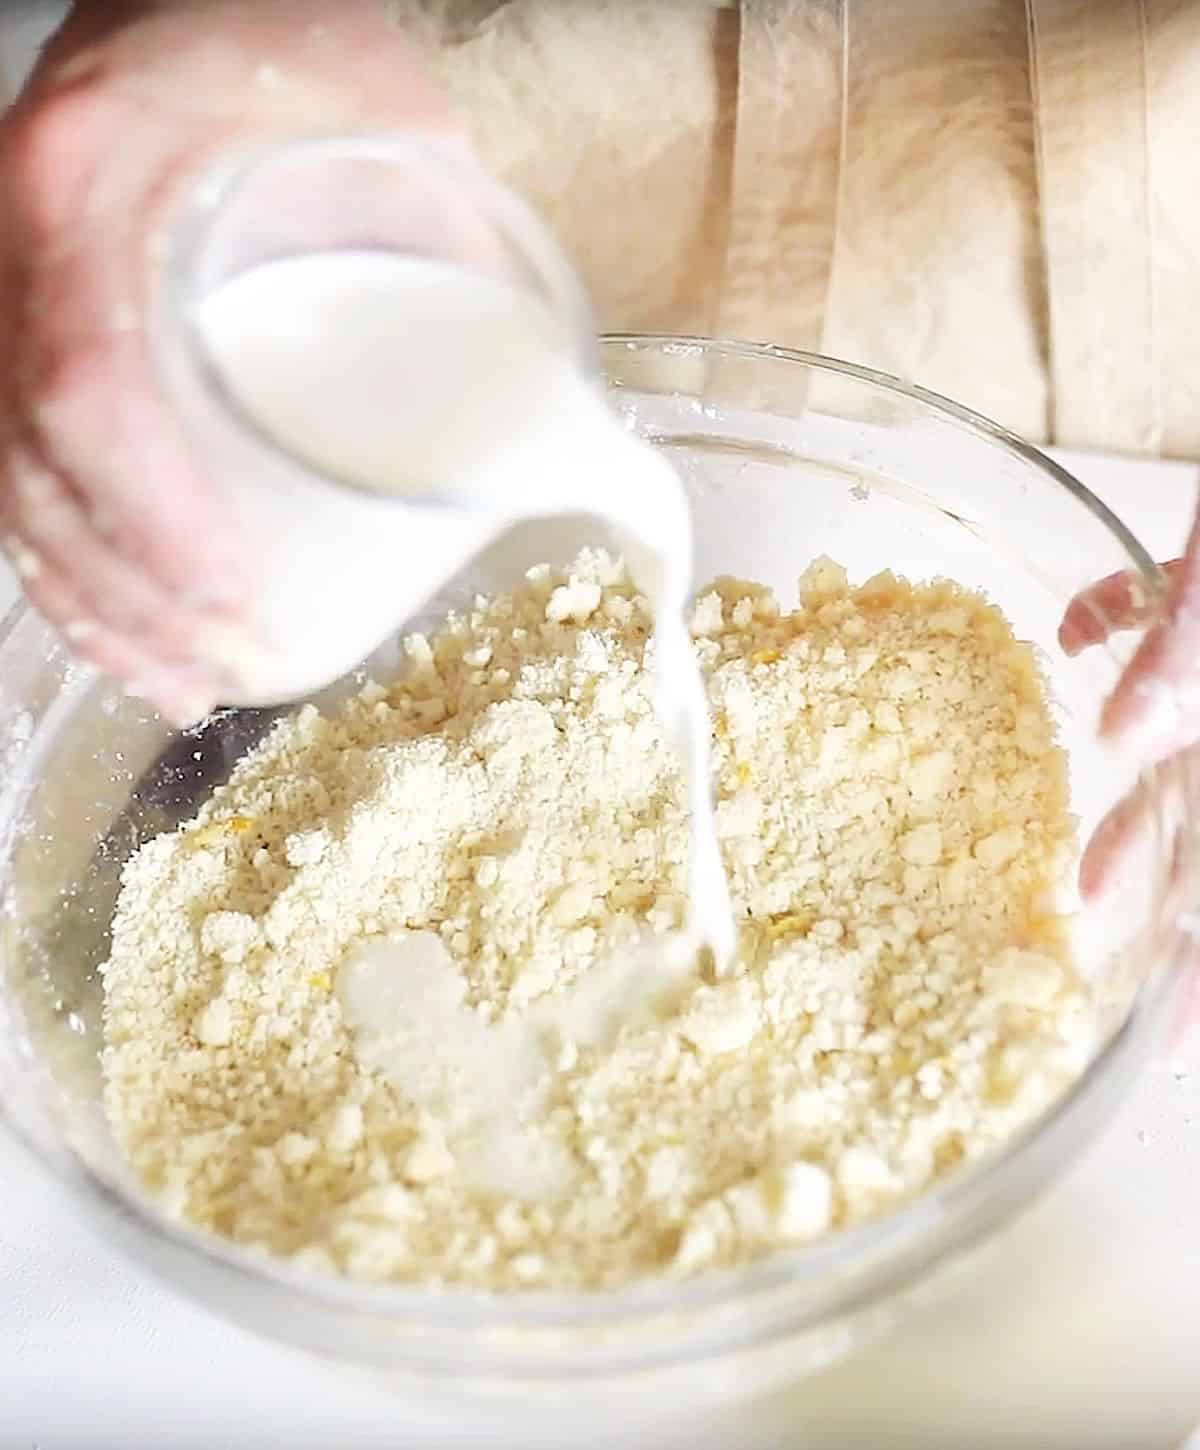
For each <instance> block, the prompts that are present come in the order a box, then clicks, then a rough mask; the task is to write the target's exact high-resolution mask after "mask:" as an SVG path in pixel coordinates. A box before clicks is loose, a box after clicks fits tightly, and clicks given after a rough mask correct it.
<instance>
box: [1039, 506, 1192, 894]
mask: <svg viewBox="0 0 1200 1450" xmlns="http://www.w3.org/2000/svg"><path fill="white" fill-rule="evenodd" d="M1162 568H1163V574H1164V578H1165V589H1166V592H1165V595H1162V596H1161V597H1155V596H1153V595H1152V593H1151V591H1149V590H1148V589H1147V588H1146V586H1145V585H1144V584H1143V583H1142V581H1140V580H1138V579H1136V578H1135V577H1134V576H1133V575H1132V574H1129V573H1119V574H1113V575H1110V576H1109V577H1108V578H1107V579H1102V580H1100V581H1099V582H1098V583H1096V584H1093V585H1092V586H1091V587H1090V588H1088V589H1086V590H1084V591H1083V592H1082V593H1081V594H1079V595H1077V596H1076V597H1075V598H1074V599H1073V600H1072V601H1071V603H1070V605H1069V606H1068V608H1067V611H1066V613H1065V614H1064V616H1063V620H1062V623H1061V624H1060V626H1059V632H1058V638H1059V643H1060V645H1061V646H1062V648H1063V650H1064V651H1065V652H1066V653H1067V654H1069V655H1075V654H1078V653H1079V652H1080V651H1081V650H1083V649H1086V648H1088V647H1089V646H1091V645H1096V644H1102V643H1103V642H1104V641H1105V640H1107V639H1108V638H1109V637H1110V636H1111V635H1113V634H1115V633H1117V632H1118V631H1120V630H1124V629H1131V628H1137V627H1139V626H1142V625H1147V626H1148V628H1147V630H1146V634H1145V636H1144V638H1143V639H1142V641H1141V643H1140V644H1139V646H1138V648H1137V650H1136V651H1135V652H1134V655H1133V657H1132V659H1131V660H1130V661H1129V664H1128V665H1127V666H1126V668H1125V670H1124V672H1123V673H1122V676H1121V678H1120V680H1119V681H1118V683H1117V687H1116V689H1115V690H1114V691H1113V693H1112V694H1111V695H1110V696H1109V698H1108V699H1107V700H1106V701H1105V703H1104V707H1103V709H1102V711H1101V715H1100V725H1099V729H1100V736H1101V739H1103V740H1104V741H1106V742H1108V743H1110V744H1112V745H1114V746H1120V747H1121V748H1122V749H1124V750H1127V751H1128V752H1129V753H1130V754H1131V756H1132V757H1133V759H1134V760H1135V762H1136V763H1137V765H1138V766H1139V767H1150V766H1154V765H1160V764H1162V763H1163V762H1166V761H1168V760H1171V759H1172V758H1173V757H1176V756H1179V755H1181V754H1182V752H1185V751H1188V750H1189V749H1190V748H1191V747H1194V746H1196V745H1197V744H1198V743H1200V515H1198V516H1197V521H1196V523H1195V524H1193V527H1192V531H1191V534H1190V536H1189V538H1188V542H1187V548H1186V551H1185V553H1184V556H1183V557H1182V558H1180V559H1173V560H1171V561H1170V562H1169V563H1166V564H1164V565H1163V566H1162ZM1150 789H1151V787H1150V785H1149V784H1148V783H1144V784H1143V785H1142V786H1141V787H1139V788H1138V789H1137V790H1135V791H1134V793H1133V794H1132V795H1131V796H1129V797H1128V798H1126V799H1125V800H1124V801H1122V802H1120V803H1119V804H1118V805H1117V806H1116V807H1115V808H1114V809H1113V810H1112V811H1111V812H1110V813H1109V814H1108V816H1106V817H1105V819H1104V820H1103V821H1102V822H1101V823H1100V825H1099V826H1098V827H1097V829H1096V831H1095V833H1094V834H1093V836H1092V839H1091V840H1090V841H1089V843H1088V845H1087V848H1086V850H1085V851H1084V855H1083V860H1082V862H1081V864H1080V873H1079V884H1080V890H1081V892H1082V894H1083V896H1084V897H1085V898H1087V897H1094V896H1096V895H1098V894H1099V893H1100V892H1102V891H1103V889H1104V888H1105V886H1106V885H1107V884H1108V882H1109V880H1110V879H1111V876H1112V873H1113V871H1114V870H1115V868H1116V866H1117V865H1118V863H1119V862H1120V860H1121V858H1122V856H1123V855H1124V853H1125V851H1126V849H1127V848H1128V845H1129V842H1130V840H1131V839H1132V837H1133V835H1134V834H1135V832H1136V830H1137V827H1138V824H1139V822H1140V821H1141V820H1142V819H1144V817H1145V814H1146V811H1147V808H1148V805H1149V792H1150Z"/></svg>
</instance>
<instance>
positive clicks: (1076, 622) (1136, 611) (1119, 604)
mask: <svg viewBox="0 0 1200 1450" xmlns="http://www.w3.org/2000/svg"><path fill="white" fill-rule="evenodd" d="M1161 567H1162V570H1163V572H1164V573H1165V574H1166V575H1167V578H1168V579H1172V578H1174V577H1175V575H1176V574H1178V572H1179V570H1180V568H1181V567H1182V560H1179V559H1173V560H1171V562H1170V563H1167V564H1163V565H1162V566H1161ZM1157 605H1158V599H1157V597H1151V595H1150V594H1149V593H1148V591H1147V589H1146V586H1145V584H1144V583H1143V581H1142V580H1141V579H1139V578H1138V577H1137V576H1136V575H1135V574H1133V573H1131V572H1130V571H1129V570H1122V571H1121V572H1120V573H1118V574H1110V575H1109V576H1108V578H1107V579H1101V580H1100V581H1099V582H1098V583H1096V584H1093V585H1091V586H1090V587H1089V588H1087V589H1084V590H1083V591H1082V592H1081V593H1079V594H1077V595H1076V596H1075V598H1074V599H1072V600H1071V602H1070V604H1069V605H1068V606H1067V610H1066V613H1065V614H1064V615H1063V618H1062V623H1061V624H1060V625H1059V627H1058V642H1059V645H1060V646H1061V647H1062V650H1063V653H1064V654H1067V655H1077V654H1079V653H1080V652H1081V651H1082V650H1085V649H1087V648H1088V647H1089V646H1091V645H1096V644H1103V643H1104V642H1105V640H1107V639H1108V638H1110V636H1112V635H1114V634H1116V633H1118V631H1120V630H1123V629H1136V628H1138V627H1139V626H1140V625H1143V624H1145V623H1147V621H1148V620H1149V619H1151V618H1152V617H1153V614H1154V611H1155V609H1156V608H1157Z"/></svg>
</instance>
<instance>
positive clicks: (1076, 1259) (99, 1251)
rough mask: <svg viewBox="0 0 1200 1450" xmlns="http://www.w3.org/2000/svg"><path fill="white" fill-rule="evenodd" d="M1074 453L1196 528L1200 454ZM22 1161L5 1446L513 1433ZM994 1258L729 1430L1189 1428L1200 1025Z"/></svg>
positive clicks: (725, 1435)
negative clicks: (1141, 459)
mask: <svg viewBox="0 0 1200 1450" xmlns="http://www.w3.org/2000/svg"><path fill="white" fill-rule="evenodd" d="M1068 461H1069V462H1070V463H1072V464H1073V465H1074V466H1075V468H1076V469H1077V471H1078V472H1079V473H1080V475H1081V476H1082V477H1083V478H1084V479H1085V480H1086V481H1087V482H1089V483H1090V484H1091V485H1092V486H1093V487H1094V488H1095V489H1096V491H1097V492H1099V493H1100V494H1101V495H1102V496H1103V497H1105V498H1107V499H1108V501H1109V502H1111V503H1112V504H1113V505H1114V506H1115V507H1116V509H1117V511H1118V512H1119V513H1120V514H1121V515H1123V516H1124V517H1125V518H1127V519H1128V520H1129V521H1130V523H1131V524H1132V525H1133V526H1134V528H1135V529H1136V530H1137V531H1138V532H1139V534H1140V535H1141V536H1142V538H1143V539H1144V540H1145V541H1146V542H1147V543H1148V544H1149V545H1150V546H1151V547H1152V548H1153V549H1155V550H1156V551H1161V552H1163V553H1167V552H1172V551H1175V550H1177V549H1178V546H1179V543H1180V542H1181V540H1182V537H1183V530H1184V527H1185V524H1186V520H1187V517H1188V514H1189V511H1190V505H1191V501H1192V499H1193V498H1194V496H1195V484H1196V473H1195V470H1192V469H1190V468H1184V467H1179V466H1172V465H1154V466H1146V465H1129V464H1123V463H1118V462H1113V461H1109V460H1096V459H1086V460H1085V459H1078V458H1073V459H1070V460H1068ZM11 593H12V585H11V581H10V580H9V579H8V577H7V576H6V575H5V576H0V604H6V603H7V599H8V597H9V596H11ZM0 1182H2V1183H3V1185H4V1187H3V1192H2V1193H0V1450H101V1447H103V1450H107V1447H110V1446H111V1447H116V1446H124V1447H135V1446H140V1445H151V1444H158V1445H164V1446H165V1445H170V1446H172V1447H182V1450H201V1447H203V1450H218V1447H222V1450H268V1447H274V1446H279V1447H284V1446H286V1447H288V1450H305V1447H308V1446H322V1447H334V1446H337V1447H341V1446H354V1447H368V1446H369V1447H384V1446H387V1447H398V1446H409V1445H412V1446H421V1447H432V1446H437V1445H441V1444H445V1445H452V1444H464V1443H472V1444H484V1443H486V1444H488V1445H490V1446H503V1445H505V1444H507V1443H508V1441H507V1440H506V1438H505V1429H504V1425H503V1423H497V1424H495V1425H494V1426H493V1427H491V1428H490V1429H489V1430H488V1432H487V1434H486V1435H485V1436H482V1437H481V1436H480V1435H479V1433H478V1432H476V1433H475V1434H471V1435H470V1436H469V1438H468V1435H467V1433H466V1432H464V1433H463V1434H461V1435H460V1434H455V1433H453V1432H452V1431H450V1430H448V1429H443V1430H442V1431H440V1432H438V1431H432V1430H430V1429H429V1428H428V1426H427V1425H426V1426H425V1428H421V1427H420V1416H419V1415H418V1413H417V1411H416V1408H415V1407H414V1406H413V1405H412V1404H411V1403H408V1402H405V1401H403V1400H401V1399H400V1398H398V1397H396V1396H393V1395H391V1394H388V1393H385V1392H383V1391H381V1390H364V1389H363V1388H361V1386H359V1385H357V1384H354V1383H353V1382H351V1381H350V1380H348V1379H345V1378H343V1377H341V1376H339V1375H338V1374H337V1373H336V1372H334V1371H331V1370H328V1369H326V1368H324V1367H322V1366H321V1365H319V1364H317V1363H316V1362H314V1361H312V1360H309V1359H305V1358H303V1357H301V1356H299V1355H297V1354H293V1353H291V1352H288V1351H285V1350H283V1349H280V1348H277V1347H275V1346H274V1345H271V1344H266V1343H262V1342H259V1341H257V1340H255V1339H253V1338H251V1337H249V1336H248V1335H247V1334H245V1333H243V1332H242V1331H240V1330H236V1329H234V1328H232V1327H230V1326H228V1325H226V1324H224V1323H222V1322H220V1321H218V1320H216V1319H214V1318H212V1317H211V1316H209V1315H207V1314H204V1313H202V1312H201V1311H199V1310H197V1309H195V1308H193V1307H192V1306H191V1305H189V1304H188V1303H185V1302H183V1301H182V1300H180V1299H178V1298H176V1297H174V1296H173V1295H172V1294H169V1293H168V1292H166V1291H165V1290H164V1289H162V1288H160V1287H159V1286H157V1285H156V1284H154V1283H151V1282H149V1281H147V1280H145V1279H143V1278H142V1277H141V1276H140V1275H139V1274H137V1273H136V1272H135V1271H134V1270H133V1269H132V1268H131V1267H129V1266H128V1265H127V1264H126V1263H125V1262H124V1261H123V1260H121V1259H119V1258H118V1257H117V1256H116V1255H115V1254H114V1253H113V1252H112V1251H111V1250H110V1249H108V1248H107V1247H106V1246H104V1245H102V1244H100V1243H98V1242H97V1241H96V1240H94V1239H93V1238H92V1237H91V1236H90V1235H89V1234H88V1233H87V1232H86V1231H85V1230H84V1229H83V1228H82V1227H81V1226H80V1225H79V1224H78V1223H77V1221H76V1220H75V1218H74V1217H73V1215H72V1211H71V1209H70V1206H69V1205H68V1204H66V1203H65V1202H64V1201H63V1200H62V1197H61V1196H60V1194H59V1193H58V1192H57V1191H56V1189H55V1188H54V1187H53V1186H52V1185H51V1184H49V1183H47V1182H45V1181H43V1180H41V1179H40V1178H37V1177H31V1176H30V1171H29V1169H28V1167H27V1165H26V1161H25V1159H24V1158H23V1157H19V1156H18V1155H17V1153H16V1151H15V1150H14V1149H13V1148H12V1146H11V1145H10V1144H8V1143H7V1142H5V1141H4V1140H2V1139H0ZM980 1272H982V1273H985V1274H990V1275H992V1276H994V1287H993V1289H992V1290H990V1291H989V1292H987V1293H980V1292H979V1286H978V1281H976V1282H975V1284H974V1286H973V1287H972V1288H971V1289H970V1290H969V1291H968V1290H967V1289H966V1288H964V1289H963V1290H962V1292H961V1293H959V1292H958V1291H957V1290H955V1291H953V1292H951V1293H950V1294H949V1296H948V1297H946V1298H943V1299H942V1300H941V1301H940V1302H938V1303H937V1304H936V1305H931V1306H928V1307H927V1308H925V1309H924V1310H922V1311H920V1312H919V1313H917V1314H916V1315H915V1316H914V1317H912V1318H909V1319H907V1320H905V1321H904V1322H903V1323H902V1325H901V1326H900V1327H899V1328H898V1330H897V1331H895V1332H894V1333H892V1334H891V1335H890V1336H889V1337H887V1338H885V1339H884V1340H883V1341H881V1342H879V1343H877V1344H875V1345H873V1346H871V1347H870V1348H868V1349H866V1350H864V1351H861V1352H859V1353H858V1354H856V1355H854V1356H853V1357H852V1358H850V1359H849V1360H847V1361H844V1362H843V1363H841V1364H839V1365H836V1366H835V1367H834V1368H832V1369H830V1370H828V1371H826V1372H824V1373H823V1374H822V1375H820V1376H818V1377H817V1378H815V1379H812V1380H809V1381H807V1382H805V1383H804V1384H802V1385H800V1386H797V1387H796V1388H794V1389H792V1390H789V1391H785V1392H782V1393H777V1394H775V1395H773V1396H771V1397H770V1398H769V1399H768V1400H766V1401H764V1402H762V1403H759V1404H757V1405H752V1406H748V1407H745V1408H744V1409H742V1410H741V1411H739V1412H738V1415H737V1417H736V1419H735V1420H734V1421H733V1422H732V1423H725V1424H722V1425H720V1426H715V1425H714V1426H710V1429H711V1431H712V1442H713V1443H714V1444H715V1443H723V1444H726V1445H732V1444H734V1443H737V1444H739V1445H742V1446H748V1445H749V1444H751V1443H754V1444H760V1445H769V1446H773V1447H774V1446H779V1447H784V1446H787V1447H796V1450H804V1447H809V1446H812V1447H820V1450H841V1447H863V1450H877V1447H884V1446H886V1447H887V1450H905V1447H911V1450H942V1447H946V1450H951V1447H953V1450H964V1447H967V1446H970V1447H971V1450H991V1447H1016V1446H1033V1445H1036V1446H1038V1447H1039V1450H1045V1447H1051V1450H1106V1447H1109V1446H1111V1447H1113V1450H1116V1447H1122V1450H1177V1447H1180V1446H1181V1444H1182V1443H1183V1441H1184V1440H1185V1439H1186V1437H1187V1435H1188V1433H1189V1431H1190V1430H1191V1429H1192V1427H1193V1426H1195V1424H1196V1423H1197V1421H1200V1372H1198V1371H1200V1033H1197V1034H1194V1035H1193V1037H1192V1039H1191V1042H1190V1043H1189V1044H1186V1045H1185V1046H1184V1048H1182V1049H1180V1050H1179V1051H1178V1052H1177V1054H1176V1057H1175V1059H1174V1060H1173V1061H1163V1062H1160V1063H1158V1064H1156V1065H1155V1066H1154V1067H1152V1068H1151V1069H1150V1070H1148V1071H1147V1073H1146V1074H1145V1076H1144V1077H1143V1079H1142V1081H1141V1082H1140V1084H1139V1085H1138V1087H1137V1089H1136V1091H1135V1092H1134V1093H1133V1094H1132V1096H1131V1098H1130V1100H1129V1102H1128V1104H1127V1105H1126V1107H1125V1108H1124V1110H1123V1112H1122V1113H1121V1115H1120V1116H1119V1117H1118V1119H1117V1121H1116V1122H1115V1123H1114V1124H1113V1125H1112V1126H1111V1128H1110V1129H1109V1130H1108V1132H1107V1133H1106V1134H1105V1135H1104V1137H1103V1138H1102V1139H1101V1140H1100V1141H1099V1142H1098V1143H1097V1144H1096V1145H1095V1146H1094V1148H1093V1149H1092V1150H1091V1151H1090V1152H1089V1153H1088V1155H1087V1156H1086V1157H1085V1158H1084V1159H1083V1160H1082V1161H1081V1162H1080V1163H1079V1164H1078V1165H1076V1167H1075V1168H1074V1169H1073V1170H1072V1171H1071V1172H1070V1174H1069V1175H1068V1176H1067V1178H1066V1179H1065V1180H1064V1181H1063V1182H1062V1183H1061V1184H1060V1185H1059V1186H1058V1187H1057V1188H1056V1189H1055V1191H1054V1192H1053V1193H1052V1194H1050V1195H1049V1196H1048V1197H1047V1198H1045V1199H1044V1200H1043V1201H1042V1202H1041V1203H1040V1204H1039V1205H1037V1207H1035V1208H1034V1209H1033V1210H1032V1211H1030V1212H1029V1213H1028V1214H1026V1215H1025V1217H1024V1218H1023V1219H1022V1220H1021V1221H1020V1222H1019V1223H1018V1225H1017V1226H1016V1227H1015V1228H1014V1229H1012V1230H1011V1231H1010V1232H1009V1235H1008V1237H1007V1239H1006V1241H1005V1247H1004V1253H1003V1254H1002V1255H1000V1256H997V1257H996V1258H994V1260H993V1261H992V1262H991V1263H990V1264H989V1265H988V1267H986V1268H983V1269H981V1270H980ZM692 1443H693V1444H694V1443H695V1441H693V1442H692Z"/></svg>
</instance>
